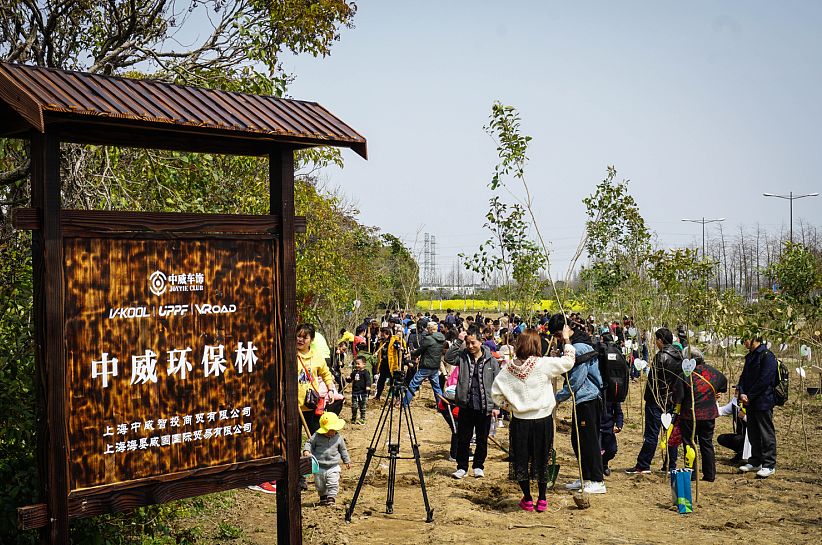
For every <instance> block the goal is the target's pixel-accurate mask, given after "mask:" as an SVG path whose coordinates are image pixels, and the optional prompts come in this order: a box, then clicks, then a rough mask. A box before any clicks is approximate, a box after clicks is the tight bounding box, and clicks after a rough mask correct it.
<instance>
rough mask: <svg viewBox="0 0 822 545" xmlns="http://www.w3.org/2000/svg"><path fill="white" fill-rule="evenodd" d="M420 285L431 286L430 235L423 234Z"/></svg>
mask: <svg viewBox="0 0 822 545" xmlns="http://www.w3.org/2000/svg"><path fill="white" fill-rule="evenodd" d="M422 285H423V286H425V287H428V286H430V285H431V235H429V234H428V233H425V242H424V245H423V250H422Z"/></svg>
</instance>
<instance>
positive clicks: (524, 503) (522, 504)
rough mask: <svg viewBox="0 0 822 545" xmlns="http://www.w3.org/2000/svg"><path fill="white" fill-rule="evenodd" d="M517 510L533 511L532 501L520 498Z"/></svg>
mask: <svg viewBox="0 0 822 545" xmlns="http://www.w3.org/2000/svg"><path fill="white" fill-rule="evenodd" d="M519 508H520V509H522V510H523V511H533V510H534V502H533V501H532V500H526V499H525V498H522V499H521V500H519Z"/></svg>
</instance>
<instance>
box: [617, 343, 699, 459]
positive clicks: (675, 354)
mask: <svg viewBox="0 0 822 545" xmlns="http://www.w3.org/2000/svg"><path fill="white" fill-rule="evenodd" d="M655 337H656V347H657V349H658V350H659V351H658V352H657V353H656V355H655V356H654V361H653V362H652V363H651V367H650V369H649V371H648V383H647V384H646V385H645V397H644V399H645V432H644V441H643V443H642V448H641V449H640V451H639V455H638V456H637V459H636V465H635V466H634V467H632V468H631V469H628V470H626V471H625V473H627V474H628V475H636V474H647V473H650V472H651V461H653V459H654V452H655V451H656V448H657V443H658V440H659V428H660V426H661V425H662V413H664V412H672V411H673V409H674V407H675V406H676V405H677V404H679V403H681V402H682V397H683V395H684V386H685V382H684V380H683V377H682V352H681V351H680V350H679V348H677V347H675V346H673V344H672V343H673V342H674V335H673V333H671V330H670V329H668V328H665V327H662V328H660V329H657V330H656V333H655Z"/></svg>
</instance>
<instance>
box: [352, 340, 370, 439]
mask: <svg viewBox="0 0 822 545" xmlns="http://www.w3.org/2000/svg"><path fill="white" fill-rule="evenodd" d="M365 364H366V359H365V356H362V355H358V356H357V357H356V358H354V370H353V371H351V376H350V377H348V382H350V383H351V423H352V424H365V406H366V403H367V402H368V396H369V394H370V393H371V373H369V372H368V369H366V368H365ZM358 411H359V413H360V419H359V420H357V412H358Z"/></svg>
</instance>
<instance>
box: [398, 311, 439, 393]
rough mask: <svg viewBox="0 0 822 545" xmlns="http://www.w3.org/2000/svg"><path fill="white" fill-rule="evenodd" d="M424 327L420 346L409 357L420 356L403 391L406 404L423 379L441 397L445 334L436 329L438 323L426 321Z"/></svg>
mask: <svg viewBox="0 0 822 545" xmlns="http://www.w3.org/2000/svg"><path fill="white" fill-rule="evenodd" d="M425 329H426V331H425V335H423V337H422V341H421V342H420V347H419V348H418V349H417V350H414V351H413V352H411V357H412V358H420V363H419V365H418V366H417V372H416V373H414V378H412V379H411V383H410V384H409V385H408V391H407V392H406V393H405V399H404V400H403V403H404V404H405V405H406V406H407V405H408V404H409V403H410V402H411V398H413V397H414V394H415V393H416V392H417V390H419V389H420V386H422V383H423V381H425V380H427V381H428V382H430V383H431V388H432V389H433V390H434V393H435V394H436V395H438V396H440V397H442V389H441V388H440V378H439V372H440V359H441V358H442V345H443V343H444V342H445V335H443V334H442V333H440V332H439V331H437V329H438V324H437V323H436V322H428V325H427V326H426V327H425ZM437 401H439V398H437Z"/></svg>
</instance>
